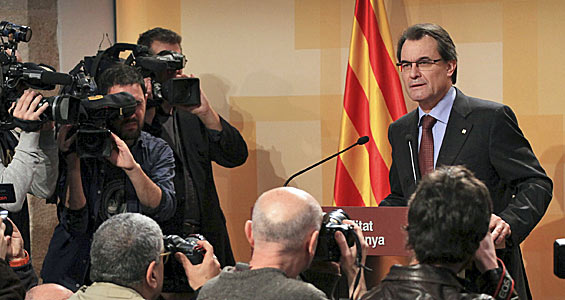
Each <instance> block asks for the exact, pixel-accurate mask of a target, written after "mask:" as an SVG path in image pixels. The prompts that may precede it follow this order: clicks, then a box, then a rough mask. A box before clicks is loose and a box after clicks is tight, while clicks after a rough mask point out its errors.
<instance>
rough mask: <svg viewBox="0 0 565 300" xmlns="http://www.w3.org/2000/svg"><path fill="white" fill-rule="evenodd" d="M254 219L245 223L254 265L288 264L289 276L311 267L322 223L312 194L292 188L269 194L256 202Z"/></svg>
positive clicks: (318, 208)
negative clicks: (279, 262) (277, 262)
mask: <svg viewBox="0 0 565 300" xmlns="http://www.w3.org/2000/svg"><path fill="white" fill-rule="evenodd" d="M252 219H253V221H247V223H246V224H245V234H246V236H247V239H248V241H249V243H250V244H251V247H252V248H253V257H252V258H251V262H250V264H251V265H252V266H255V265H265V264H273V263H274V264H276V262H275V261H284V262H285V264H286V266H285V268H286V267H288V268H287V269H286V270H285V271H286V274H287V276H288V277H295V276H297V275H298V273H300V272H302V271H303V270H304V269H306V268H307V267H308V266H309V265H310V263H311V261H312V258H313V257H314V253H315V251H316V245H317V239H318V234H319V230H320V225H321V223H322V209H321V207H320V204H318V202H317V201H316V200H315V199H314V197H312V195H310V194H308V193H307V192H305V191H302V190H299V189H296V188H291V187H283V188H276V189H273V190H270V191H267V192H265V193H263V194H262V195H261V196H260V197H259V199H257V202H255V206H254V207H253V217H252Z"/></svg>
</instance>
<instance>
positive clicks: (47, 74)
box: [22, 62, 73, 86]
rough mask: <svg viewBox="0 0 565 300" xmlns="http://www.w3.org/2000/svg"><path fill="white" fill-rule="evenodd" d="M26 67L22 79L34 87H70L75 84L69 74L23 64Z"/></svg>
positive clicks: (31, 64) (35, 65) (32, 64)
mask: <svg viewBox="0 0 565 300" xmlns="http://www.w3.org/2000/svg"><path fill="white" fill-rule="evenodd" d="M22 65H23V66H24V69H23V72H22V77H23V78H24V79H25V80H27V81H28V82H29V83H31V84H34V85H39V86H41V85H43V84H47V85H56V84H62V85H70V84H72V83H73V77H72V76H71V75H69V74H65V73H58V72H53V71H51V70H50V69H48V68H47V67H43V66H41V65H37V64H34V63H29V62H28V63H23V64H22Z"/></svg>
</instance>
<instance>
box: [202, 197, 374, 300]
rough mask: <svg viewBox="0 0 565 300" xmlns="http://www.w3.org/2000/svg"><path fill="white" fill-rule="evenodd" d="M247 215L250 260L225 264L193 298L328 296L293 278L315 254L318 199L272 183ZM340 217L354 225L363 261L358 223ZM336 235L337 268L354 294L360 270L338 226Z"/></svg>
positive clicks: (358, 292) (319, 218)
mask: <svg viewBox="0 0 565 300" xmlns="http://www.w3.org/2000/svg"><path fill="white" fill-rule="evenodd" d="M252 219H253V220H252V221H247V222H246V224H245V235H246V236H247V240H248V241H249V244H250V245H251V248H252V250H253V253H252V256H251V261H250V262H249V264H246V263H237V264H236V266H235V267H231V266H228V267H225V268H224V269H223V270H222V272H221V273H220V275H219V276H217V277H215V278H213V279H211V280H210V281H208V282H207V283H206V284H205V285H204V286H203V287H202V289H201V290H200V293H199V296H198V299H327V297H326V295H325V294H324V292H322V291H321V290H318V289H317V288H315V287H314V286H313V285H311V284H309V283H305V282H303V281H300V280H297V279H295V278H297V276H298V275H299V274H300V273H301V272H303V271H305V270H306V269H307V268H308V267H309V266H310V264H311V262H312V260H313V258H314V254H315V251H316V246H317V243H318V235H319V233H320V226H321V223H322V209H321V207H320V204H318V202H317V201H316V200H315V199H314V198H313V197H312V196H311V195H310V194H308V193H307V192H305V191H302V190H299V189H296V188H290V187H282V188H276V189H273V190H270V191H267V192H265V193H263V194H262V195H261V196H260V197H259V199H257V202H255V205H254V207H253V216H252ZM344 222H348V223H349V224H352V225H353V226H354V228H355V233H356V234H357V235H358V237H359V239H360V241H361V245H362V248H363V249H362V252H363V255H362V260H361V263H364V260H365V257H366V255H367V243H366V242H365V240H364V238H363V234H362V232H361V229H360V228H359V226H357V225H354V223H353V222H351V221H347V220H346V221H344ZM335 239H336V241H337V244H338V246H339V249H340V252H341V260H340V267H341V272H342V273H345V275H346V277H347V279H348V282H349V285H350V287H351V288H350V294H351V295H352V297H353V298H354V299H357V298H358V297H359V296H361V295H362V294H363V293H364V292H365V280H364V279H361V281H360V285H359V287H358V288H357V289H356V290H355V291H353V286H354V283H353V279H354V278H355V276H356V275H357V273H358V272H360V270H359V267H357V266H356V265H355V255H356V253H357V252H356V248H355V246H353V247H352V248H348V245H347V241H346V239H345V237H344V235H343V234H342V233H341V232H340V231H336V234H335ZM361 272H362V270H361ZM361 278H363V277H361Z"/></svg>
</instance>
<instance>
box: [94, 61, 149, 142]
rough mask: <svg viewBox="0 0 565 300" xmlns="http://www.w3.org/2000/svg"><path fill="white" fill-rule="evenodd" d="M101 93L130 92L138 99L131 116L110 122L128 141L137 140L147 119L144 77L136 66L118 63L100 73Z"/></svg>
mask: <svg viewBox="0 0 565 300" xmlns="http://www.w3.org/2000/svg"><path fill="white" fill-rule="evenodd" d="M98 87H99V92H100V93H101V94H116V93H119V92H128V93H130V94H132V95H133V97H134V98H135V100H136V101H137V107H136V109H135V113H134V114H133V115H131V116H130V117H129V118H125V119H121V120H115V121H113V122H112V123H111V124H110V130H111V131H112V132H114V133H115V134H117V135H118V136H119V137H120V138H121V139H123V140H124V141H125V142H126V143H128V144H131V143H132V142H133V141H135V140H136V139H137V138H138V137H139V135H140V133H141V129H142V127H143V120H144V119H145V104H146V100H147V99H146V93H145V92H146V91H145V83H144V82H143V77H142V76H141V74H140V73H139V72H138V71H137V70H136V69H135V68H134V67H131V66H128V65H124V64H116V65H114V66H112V67H110V68H108V69H106V70H104V72H103V73H102V74H101V75H100V79H99V80H98Z"/></svg>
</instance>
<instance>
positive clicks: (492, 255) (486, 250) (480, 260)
mask: <svg viewBox="0 0 565 300" xmlns="http://www.w3.org/2000/svg"><path fill="white" fill-rule="evenodd" d="M473 260H474V261H475V265H476V266H477V269H479V271H480V272H481V273H484V272H486V271H488V270H493V269H496V268H498V261H497V259H496V251H495V247H494V242H493V239H492V235H491V233H490V232H487V234H486V235H485V237H484V238H483V240H482V241H481V243H480V244H479V249H477V251H475V255H473Z"/></svg>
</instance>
